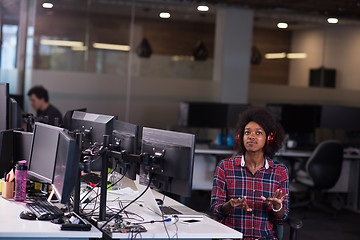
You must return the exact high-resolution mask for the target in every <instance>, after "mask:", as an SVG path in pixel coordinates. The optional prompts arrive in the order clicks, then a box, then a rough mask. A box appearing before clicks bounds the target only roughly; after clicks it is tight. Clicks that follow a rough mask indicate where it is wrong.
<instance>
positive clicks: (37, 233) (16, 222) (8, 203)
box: [0, 197, 103, 239]
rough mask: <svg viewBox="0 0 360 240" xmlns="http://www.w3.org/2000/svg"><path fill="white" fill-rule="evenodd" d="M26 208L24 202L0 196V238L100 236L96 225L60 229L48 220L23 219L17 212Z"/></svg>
mask: <svg viewBox="0 0 360 240" xmlns="http://www.w3.org/2000/svg"><path fill="white" fill-rule="evenodd" d="M23 210H27V208H26V206H25V203H21V202H16V201H14V200H12V199H11V200H7V199H4V198H2V197H0V219H1V222H0V238H57V239H58V238H81V239H87V238H101V237H102V235H103V234H102V232H100V231H99V230H98V229H97V228H96V227H94V226H93V227H92V228H91V231H86V232H85V231H83V232H82V231H61V230H60V225H58V224H53V223H51V222H50V221H39V220H33V221H30V220H24V219H20V217H19V214H20V213H21V212H22V211H23Z"/></svg>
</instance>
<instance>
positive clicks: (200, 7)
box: [197, 5, 209, 12]
mask: <svg viewBox="0 0 360 240" xmlns="http://www.w3.org/2000/svg"><path fill="white" fill-rule="evenodd" d="M197 10H198V11H199V12H207V11H209V7H208V6H205V5H199V6H198V7H197Z"/></svg>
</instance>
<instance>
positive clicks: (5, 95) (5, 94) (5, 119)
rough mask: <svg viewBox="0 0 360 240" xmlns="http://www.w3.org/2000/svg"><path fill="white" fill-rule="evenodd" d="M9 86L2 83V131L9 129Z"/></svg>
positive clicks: (0, 89)
mask: <svg viewBox="0 0 360 240" xmlns="http://www.w3.org/2000/svg"><path fill="white" fill-rule="evenodd" d="M8 108H9V84H8V83H0V131H3V130H6V129H8V128H9V110H8Z"/></svg>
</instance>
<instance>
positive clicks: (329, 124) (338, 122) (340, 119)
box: [320, 105, 360, 131]
mask: <svg viewBox="0 0 360 240" xmlns="http://www.w3.org/2000/svg"><path fill="white" fill-rule="evenodd" d="M359 122H360V108H358V107H346V106H330V105H324V106H322V109H321V122H320V127H321V128H331V129H343V130H345V131H359V130H360V125H359Z"/></svg>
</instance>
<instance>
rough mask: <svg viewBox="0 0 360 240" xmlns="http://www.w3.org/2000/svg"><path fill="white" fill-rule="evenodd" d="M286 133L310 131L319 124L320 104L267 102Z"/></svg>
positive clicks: (268, 107)
mask: <svg viewBox="0 0 360 240" xmlns="http://www.w3.org/2000/svg"><path fill="white" fill-rule="evenodd" d="M266 108H267V109H268V110H269V111H270V112H272V113H273V114H274V115H275V116H277V117H278V120H279V121H280V123H281V124H282V126H283V127H284V129H285V131H286V132H287V133H304V132H305V133H312V132H314V131H315V129H316V128H317V127H319V126H320V114H321V105H308V104H267V105H266Z"/></svg>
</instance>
